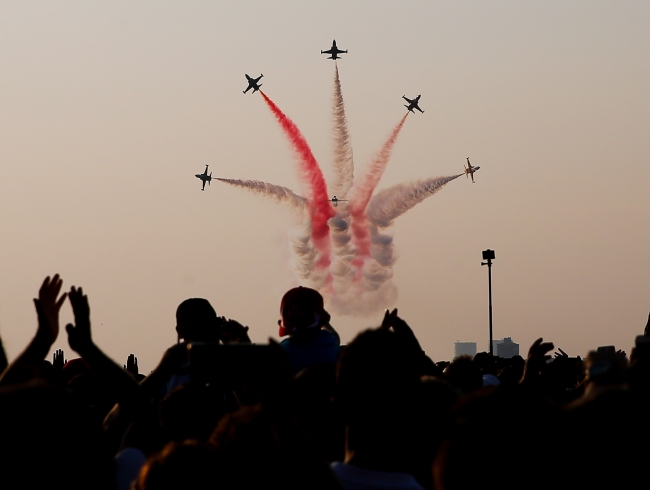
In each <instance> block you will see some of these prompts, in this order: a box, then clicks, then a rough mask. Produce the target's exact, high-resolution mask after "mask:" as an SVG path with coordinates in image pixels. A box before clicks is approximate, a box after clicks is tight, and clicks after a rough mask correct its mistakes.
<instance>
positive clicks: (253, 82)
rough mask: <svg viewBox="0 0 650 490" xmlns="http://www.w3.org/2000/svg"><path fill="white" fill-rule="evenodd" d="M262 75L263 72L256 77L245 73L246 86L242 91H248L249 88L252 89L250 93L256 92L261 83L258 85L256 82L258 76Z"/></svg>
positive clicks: (258, 79) (258, 78)
mask: <svg viewBox="0 0 650 490" xmlns="http://www.w3.org/2000/svg"><path fill="white" fill-rule="evenodd" d="M263 76H264V74H263V73H262V74H261V75H260V76H259V77H257V78H251V77H249V76H248V75H246V79H247V80H248V87H247V88H246V90H244V93H246V92H248V91H249V90H250V89H253V92H252V93H255V92H257V91H258V90H259V89H260V87H261V86H262V84H261V83H260V84H259V85H258V84H257V82H259V81H260V78H262V77H263Z"/></svg>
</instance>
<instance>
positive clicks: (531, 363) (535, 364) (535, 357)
mask: <svg viewBox="0 0 650 490" xmlns="http://www.w3.org/2000/svg"><path fill="white" fill-rule="evenodd" d="M554 348H555V346H554V345H553V342H544V339H543V338H542V337H540V338H538V339H537V340H536V341H535V342H533V345H531V346H530V349H528V358H527V359H526V365H525V366H524V375H523V377H522V378H521V383H524V384H529V383H533V382H535V381H536V380H537V379H538V378H539V375H540V372H541V370H542V368H543V367H544V366H545V365H546V361H548V360H549V359H551V356H550V355H548V353H549V352H550V351H552V350H553V349H554Z"/></svg>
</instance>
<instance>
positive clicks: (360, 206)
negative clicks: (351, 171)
mask: <svg viewBox="0 0 650 490" xmlns="http://www.w3.org/2000/svg"><path fill="white" fill-rule="evenodd" d="M408 115H409V113H408V112H407V113H406V114H405V115H404V117H403V118H402V120H401V121H400V122H399V124H398V125H397V126H395V129H393V132H392V133H391V135H390V138H388V141H386V143H384V146H382V147H381V150H380V151H379V153H377V155H376V156H375V158H374V160H373V161H372V163H371V164H370V169H369V170H368V173H367V174H366V175H365V176H364V177H363V180H362V181H361V183H360V184H359V185H357V186H355V188H354V190H353V191H352V196H351V197H350V207H349V208H348V209H349V211H350V216H351V217H352V223H351V225H352V239H353V241H354V244H355V246H356V247H357V257H356V258H355V259H354V260H353V261H352V264H353V265H354V266H356V267H357V268H360V267H361V266H362V265H363V261H364V260H365V258H366V257H369V256H370V244H371V243H370V232H369V230H368V222H367V219H366V207H367V206H368V202H369V201H370V198H371V197H372V193H373V192H374V190H375V188H376V187H377V184H378V183H379V180H380V179H381V176H382V175H383V174H384V170H385V169H386V165H387V164H388V160H390V156H391V154H392V151H393V146H394V145H395V141H396V140H397V137H398V136H399V133H400V131H401V130H402V127H403V126H404V122H406V117H407V116H408ZM359 277H360V276H359V275H358V274H357V279H358V278H359Z"/></svg>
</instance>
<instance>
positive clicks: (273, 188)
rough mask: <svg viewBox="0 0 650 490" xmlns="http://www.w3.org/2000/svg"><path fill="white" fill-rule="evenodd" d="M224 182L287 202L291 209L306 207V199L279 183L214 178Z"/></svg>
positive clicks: (304, 208)
mask: <svg viewBox="0 0 650 490" xmlns="http://www.w3.org/2000/svg"><path fill="white" fill-rule="evenodd" d="M215 180H219V181H221V182H225V183H226V184H230V185H234V186H235V187H242V188H244V189H248V190H250V191H252V192H253V193H255V194H261V195H263V196H267V197H271V198H273V199H275V200H276V201H277V202H283V203H287V204H289V206H291V207H292V208H293V209H295V210H298V211H305V210H306V208H307V200H306V199H305V198H304V197H302V196H299V195H298V194H296V193H295V192H293V191H292V190H291V189H288V188H287V187H282V186H280V185H274V184H269V183H267V182H262V181H261V180H239V179H220V178H216V179H215Z"/></svg>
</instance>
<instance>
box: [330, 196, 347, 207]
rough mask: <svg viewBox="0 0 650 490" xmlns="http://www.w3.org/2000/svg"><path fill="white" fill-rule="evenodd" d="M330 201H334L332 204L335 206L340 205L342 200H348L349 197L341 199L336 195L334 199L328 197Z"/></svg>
mask: <svg viewBox="0 0 650 490" xmlns="http://www.w3.org/2000/svg"><path fill="white" fill-rule="evenodd" d="M328 201H330V202H332V203H333V204H332V206H334V207H336V206H338V205H339V203H340V202H348V200H347V199H339V198H338V197H336V196H334V197H333V198H332V199H328Z"/></svg>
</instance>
